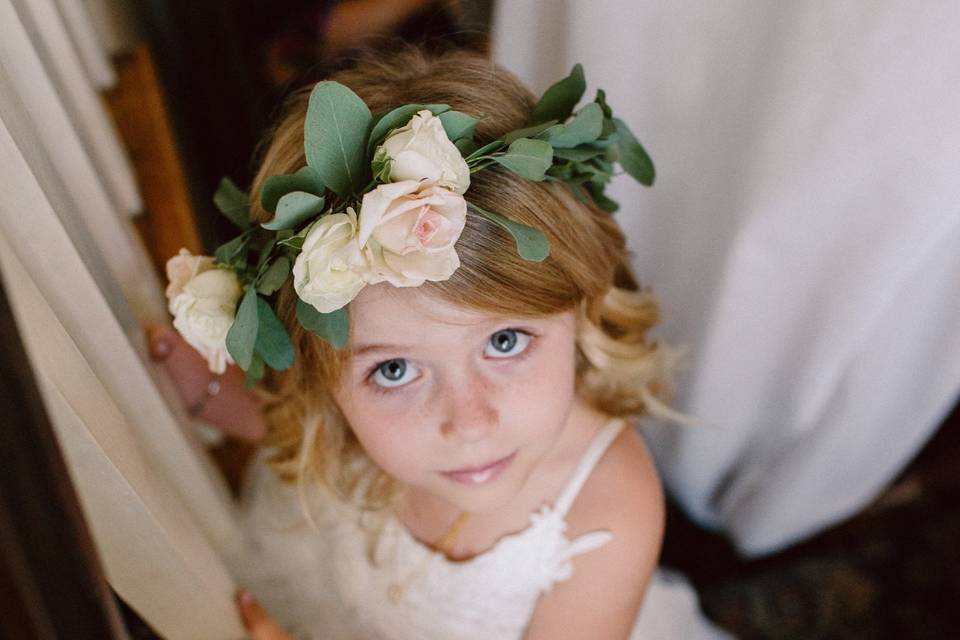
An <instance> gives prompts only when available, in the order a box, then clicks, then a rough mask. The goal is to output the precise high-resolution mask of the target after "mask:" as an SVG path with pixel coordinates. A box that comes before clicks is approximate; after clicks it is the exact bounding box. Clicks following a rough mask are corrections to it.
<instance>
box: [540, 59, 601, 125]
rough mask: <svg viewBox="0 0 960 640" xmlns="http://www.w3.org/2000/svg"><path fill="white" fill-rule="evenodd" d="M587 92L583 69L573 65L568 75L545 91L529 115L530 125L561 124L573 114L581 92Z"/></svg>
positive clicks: (581, 94)
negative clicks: (550, 121) (548, 122)
mask: <svg viewBox="0 0 960 640" xmlns="http://www.w3.org/2000/svg"><path fill="white" fill-rule="evenodd" d="M586 90H587V82H586V80H585V79H584V77H583V67H582V66H581V65H579V64H575V65H573V69H572V70H571V71H570V75H569V76H567V77H566V78H564V79H563V80H560V81H559V82H557V83H555V84H554V85H553V86H551V87H550V88H549V89H547V90H546V91H545V92H544V94H543V97H541V98H540V101H539V102H537V105H536V106H535V107H534V108H533V112H532V113H531V114H530V124H538V123H541V122H546V121H547V120H556V121H557V122H563V121H564V120H566V119H567V118H569V117H570V114H571V113H573V108H574V107H576V106H577V103H578V102H580V98H582V97H583V92H584V91H586Z"/></svg>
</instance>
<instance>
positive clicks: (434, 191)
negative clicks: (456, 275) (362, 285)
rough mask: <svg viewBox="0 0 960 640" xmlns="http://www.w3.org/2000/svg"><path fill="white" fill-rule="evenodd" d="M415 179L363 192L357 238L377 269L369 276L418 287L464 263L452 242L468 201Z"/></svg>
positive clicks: (374, 268)
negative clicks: (424, 185) (424, 184)
mask: <svg viewBox="0 0 960 640" xmlns="http://www.w3.org/2000/svg"><path fill="white" fill-rule="evenodd" d="M421 186H422V185H421V184H420V183H419V182H418V181H416V180H405V181H403V182H393V183H390V184H382V185H380V186H378V187H377V188H376V189H374V190H373V191H370V192H368V193H366V194H364V196H363V203H362V204H361V207H360V233H359V236H358V241H359V243H360V246H362V247H363V249H364V254H365V255H366V256H367V259H368V260H369V262H370V268H371V269H372V270H373V278H371V281H378V280H386V281H388V282H390V283H391V284H393V285H394V286H397V287H416V286H419V285H421V284H423V282H424V280H433V281H438V280H446V279H447V278H449V277H450V276H451V274H453V272H454V271H456V270H457V267H459V266H460V258H459V256H457V252H456V249H454V244H455V243H456V242H457V239H458V238H459V237H460V233H461V232H462V231H463V227H464V225H465V224H466V220H467V202H466V200H464V199H463V196H461V195H460V194H458V193H454V192H453V191H450V190H448V189H444V188H442V187H427V188H426V189H423V190H419V189H420V187H421Z"/></svg>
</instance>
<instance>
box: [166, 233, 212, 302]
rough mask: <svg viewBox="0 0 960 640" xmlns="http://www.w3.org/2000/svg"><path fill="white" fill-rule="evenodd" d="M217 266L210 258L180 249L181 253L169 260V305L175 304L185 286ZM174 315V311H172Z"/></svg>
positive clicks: (167, 292)
mask: <svg viewBox="0 0 960 640" xmlns="http://www.w3.org/2000/svg"><path fill="white" fill-rule="evenodd" d="M215 268H216V264H215V263H214V260H213V258H211V257H210V256H195V255H191V253H190V252H189V251H187V250H186V249H180V253H178V254H177V255H175V256H173V257H172V258H170V259H169V260H167V280H168V282H169V284H167V291H166V294H167V304H168V306H169V305H170V304H171V303H172V302H173V299H174V298H176V297H177V296H178V295H180V294H181V293H183V287H184V285H185V284H187V283H188V282H190V280H191V279H192V278H194V277H196V276H197V275H199V274H201V273H203V272H204V271H209V270H210V269H215ZM170 312H171V313H173V310H172V309H171V311H170Z"/></svg>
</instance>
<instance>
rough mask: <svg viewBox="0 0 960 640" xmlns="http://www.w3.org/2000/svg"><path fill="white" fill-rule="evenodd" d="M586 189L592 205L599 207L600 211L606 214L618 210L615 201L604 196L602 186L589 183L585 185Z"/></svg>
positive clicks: (618, 206)
mask: <svg viewBox="0 0 960 640" xmlns="http://www.w3.org/2000/svg"><path fill="white" fill-rule="evenodd" d="M586 189H587V191H588V192H589V193H590V197H591V198H592V199H593V203H594V204H595V205H597V206H598V207H600V209H601V210H603V211H606V212H607V213H613V212H614V211H616V210H617V209H619V208H620V205H619V204H617V202H616V201H614V200H611V199H610V198H608V197H607V196H606V194H604V192H603V186H601V185H598V184H596V183H593V182H590V183H587V185H586Z"/></svg>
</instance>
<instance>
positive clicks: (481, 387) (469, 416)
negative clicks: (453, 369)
mask: <svg viewBox="0 0 960 640" xmlns="http://www.w3.org/2000/svg"><path fill="white" fill-rule="evenodd" d="M445 395H446V396H447V397H446V402H445V403H444V404H445V413H444V417H443V423H442V425H441V432H442V433H443V435H444V436H446V437H450V438H458V439H460V440H462V441H464V442H477V441H480V440H483V439H484V438H486V437H487V436H489V435H490V434H491V433H492V432H493V431H494V430H496V428H497V426H498V425H499V423H500V414H499V411H498V410H497V405H496V390H495V388H494V387H493V385H490V384H487V383H485V382H484V380H483V379H482V378H481V377H480V376H464V377H461V378H459V379H458V380H457V381H454V382H452V383H451V384H450V385H449V387H448V388H447V389H446V390H445Z"/></svg>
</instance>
